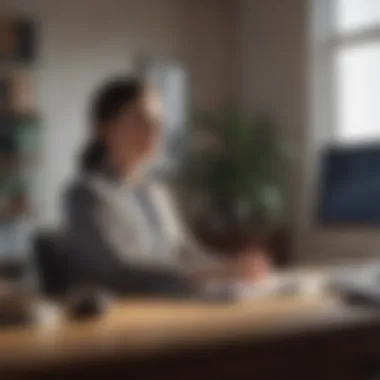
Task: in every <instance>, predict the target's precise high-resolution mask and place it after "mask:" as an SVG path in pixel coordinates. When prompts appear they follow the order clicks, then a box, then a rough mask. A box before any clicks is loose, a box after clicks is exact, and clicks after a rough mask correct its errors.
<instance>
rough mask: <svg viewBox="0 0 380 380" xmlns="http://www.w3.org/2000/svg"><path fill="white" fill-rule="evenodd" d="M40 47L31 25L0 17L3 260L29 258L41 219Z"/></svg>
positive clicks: (0, 244) (0, 243)
mask: <svg viewBox="0 0 380 380" xmlns="http://www.w3.org/2000/svg"><path fill="white" fill-rule="evenodd" d="M36 46H37V45H36V25H35V24H34V23H33V22H32V21H30V20H25V19H19V18H13V17H10V16H7V17H0V62H1V63H0V262H3V261H4V260H12V261H15V260H19V259H21V258H23V257H25V255H26V254H27V251H28V248H29V247H28V243H29V239H28V238H29V235H30V233H31V231H32V230H33V228H34V226H33V224H34V221H35V220H36V216H37V215H36V214H37V210H36V207H35V206H34V202H33V188H34V186H35V179H36V172H37V168H38V163H39V152H40V148H41V146H40V141H41V132H42V130H41V119H40V117H39V112H38V109H37V101H36V80H35V67H34V66H35V61H36V56H37V54H36Z"/></svg>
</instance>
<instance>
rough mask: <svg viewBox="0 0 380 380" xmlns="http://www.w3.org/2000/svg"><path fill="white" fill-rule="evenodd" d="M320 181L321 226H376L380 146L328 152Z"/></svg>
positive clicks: (379, 214) (379, 216)
mask: <svg viewBox="0 0 380 380" xmlns="http://www.w3.org/2000/svg"><path fill="white" fill-rule="evenodd" d="M320 180H321V181H320V193H319V196H320V200H319V204H318V219H319V222H320V223H321V224H335V225H339V224H341V225H342V224H345V225H347V224H352V225H355V224H380V145H377V146H374V145H371V146H360V147H339V148H329V149H328V150H327V151H325V152H324V153H323V155H322V165H321V178H320Z"/></svg>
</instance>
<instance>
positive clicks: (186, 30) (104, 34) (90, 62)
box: [0, 0, 235, 223]
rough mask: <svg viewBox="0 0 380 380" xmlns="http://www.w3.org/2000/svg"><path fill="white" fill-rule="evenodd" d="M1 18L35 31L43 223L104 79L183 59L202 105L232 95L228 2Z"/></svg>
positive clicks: (37, 0) (130, 5)
mask: <svg viewBox="0 0 380 380" xmlns="http://www.w3.org/2000/svg"><path fill="white" fill-rule="evenodd" d="M3 10H4V11H5V12H6V13H8V14H9V15H12V14H26V15H29V16H31V17H33V18H34V19H35V20H36V21H37V22H38V23H39V27H40V43H39V49H40V58H39V62H38V64H37V65H36V72H37V83H38V102H39V105H40V112H41V116H42V118H43V122H44V124H45V127H46V132H45V144H44V152H43V164H42V168H41V179H40V180H39V184H40V186H39V191H38V194H39V196H38V200H39V210H40V214H41V222H42V223H54V222H56V221H57V219H58V215H59V214H58V209H59V207H58V205H59V193H60V191H61V189H62V188H63V186H64V183H65V182H66V181H67V180H68V179H69V178H70V177H71V176H72V174H73V170H74V166H75V153H76V152H77V151H78V147H79V146H80V144H81V142H82V141H83V139H84V137H85V135H86V128H85V124H86V123H85V115H86V113H85V111H86V107H87V102H88V99H89V95H90V94H91V92H92V90H93V89H94V87H95V86H96V84H97V83H99V82H100V81H102V80H103V79H105V78H107V77H108V76H110V75H115V74H117V73H123V72H127V71H128V69H130V68H131V67H132V65H133V60H134V58H135V57H136V56H138V55H140V54H148V55H150V56H158V57H161V56H163V57H167V56H169V57H174V58H179V59H183V60H184V62H186V63H187V64H188V66H189V69H190V70H191V73H192V76H193V80H194V81H193V86H194V98H195V99H196V100H197V102H199V103H201V104H204V105H215V104H217V103H218V102H221V101H223V99H227V98H228V97H230V96H233V94H234V86H235V82H234V59H235V57H234V56H233V55H231V51H233V49H234V47H235V13H234V10H235V5H234V1H233V0H231V1H230V0H223V1H221V0H195V1H194V0H193V1H187V0H160V1H157V0H139V1H136V0H112V1H107V0H64V1H56V0H1V4H0V11H3Z"/></svg>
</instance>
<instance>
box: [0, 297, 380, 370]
mask: <svg viewBox="0 0 380 380" xmlns="http://www.w3.org/2000/svg"><path fill="white" fill-rule="evenodd" d="M360 324H362V325H366V324H377V325H379V326H380V318H379V315H378V314H377V313H374V312H370V311H363V310H352V309H350V308H348V307H346V306H344V305H342V304H340V303H339V302H338V301H336V300H334V299H333V298H329V297H326V296H324V297H322V296H319V297H314V298H302V297H290V298H283V299H280V300H260V301H249V302H240V303H233V304H229V305H206V304H199V303H178V302H177V303H173V302H166V301H150V302H149V301H128V302H127V301H126V302H123V303H119V304H115V305H114V306H113V307H111V309H110V310H109V312H108V313H106V314H105V315H103V316H101V317H99V318H98V319H94V320H92V321H87V322H81V323H79V322H73V321H68V320H65V319H63V320H62V321H61V322H60V323H57V324H55V325H41V326H34V327H28V328H23V329H13V330H3V331H0V369H1V368H12V367H15V366H23V367H24V368H27V367H31V368H32V367H33V366H42V365H55V364H57V363H59V364H65V363H76V362H77V361H81V360H91V361H93V360H101V359H107V358H109V357H112V356H113V355H124V356H125V358H126V359H130V360H133V359H134V358H141V357H142V356H144V355H150V354H154V353H156V352H162V351H165V350H169V351H170V350H176V351H177V352H178V350H181V349H182V350H186V349H189V348H193V347H198V346H200V345H203V346H204V345H208V344H215V343H218V342H221V341H229V340H234V341H235V340H237V341H238V340H250V341H251V340H252V341H255V340H257V341H259V340H265V339H270V338H273V337H277V336H284V334H285V335H286V334H297V333H308V332H315V331H319V330H326V329H335V328H340V327H341V326H351V325H354V326H358V325H360Z"/></svg>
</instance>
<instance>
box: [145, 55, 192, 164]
mask: <svg viewBox="0 0 380 380" xmlns="http://www.w3.org/2000/svg"><path fill="white" fill-rule="evenodd" d="M142 69H143V73H144V75H145V76H146V77H147V80H148V82H149V83H150V84H151V85H152V86H153V87H154V88H155V89H156V90H158V92H159V93H160V94H161V97H162V101H163V108H164V139H163V145H164V146H163V149H160V152H159V156H158V157H157V166H158V167H160V168H163V169H164V170H171V169H174V168H175V166H176V164H177V163H178V155H179V152H180V151H181V145H180V142H181V141H182V140H183V136H184V134H185V128H186V124H187V123H188V116H189V115H188V111H189V110H188V107H189V94H190V89H189V87H190V78H189V74H188V71H187V69H186V67H185V66H184V65H183V64H182V63H181V62H179V61H176V60H165V59H161V60H160V59H158V60H155V59H152V60H148V61H146V62H145V63H144V65H143V67H142Z"/></svg>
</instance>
